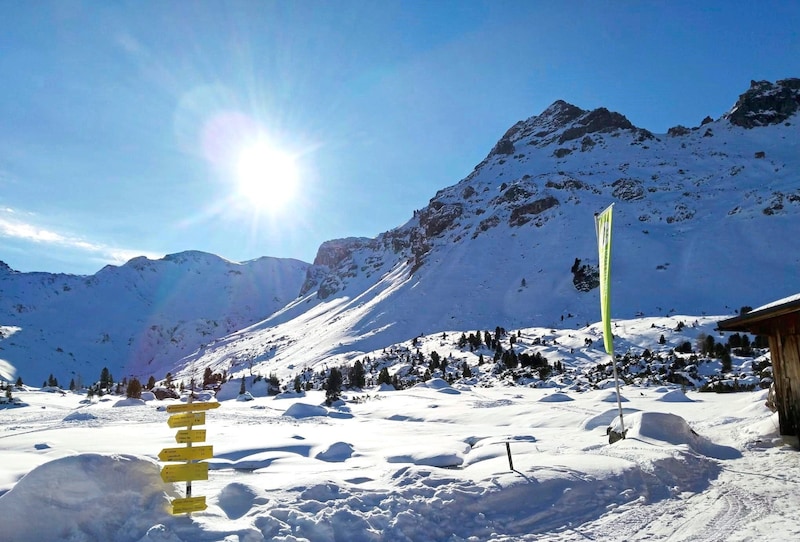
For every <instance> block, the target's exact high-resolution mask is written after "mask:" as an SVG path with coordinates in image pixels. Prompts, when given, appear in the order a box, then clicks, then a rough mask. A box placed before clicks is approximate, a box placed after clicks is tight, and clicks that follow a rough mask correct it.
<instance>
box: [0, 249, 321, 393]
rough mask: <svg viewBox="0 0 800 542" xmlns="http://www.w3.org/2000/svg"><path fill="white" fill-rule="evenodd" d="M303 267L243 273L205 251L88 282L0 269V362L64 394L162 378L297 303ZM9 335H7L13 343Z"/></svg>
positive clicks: (114, 270) (136, 264)
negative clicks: (204, 349)
mask: <svg viewBox="0 0 800 542" xmlns="http://www.w3.org/2000/svg"><path fill="white" fill-rule="evenodd" d="M307 268H308V264H306V263H303V262H300V261H296V260H280V259H275V258H259V259H257V260H252V261H249V262H245V263H242V264H238V263H233V262H229V261H226V260H223V259H222V258H219V257H218V256H214V255H212V254H206V253H202V252H183V253H180V254H173V255H169V256H166V257H165V258H163V259H161V260H149V259H147V258H144V257H140V258H135V259H133V260H131V261H129V262H128V263H126V264H125V265H123V266H120V267H115V266H107V267H105V268H103V269H102V270H100V271H99V272H98V273H96V274H95V275H92V276H76V275H63V274H60V275H55V274H49V273H17V272H14V271H12V270H11V269H9V268H8V267H7V266H3V267H1V268H0V324H2V325H3V326H4V327H2V328H0V329H6V331H5V332H3V333H0V358H2V359H5V360H7V362H8V363H10V364H11V365H13V366H14V367H15V368H16V373H17V375H19V376H22V378H23V380H24V381H25V382H26V383H29V384H32V385H39V383H40V382H42V381H43V380H44V379H46V378H48V376H49V375H50V374H53V375H54V376H55V377H56V378H57V379H58V380H59V384H61V386H62V387H66V386H67V385H68V384H69V382H70V380H71V379H74V380H75V382H76V385H78V386H80V384H81V381H82V382H83V384H86V385H88V384H90V383H92V382H94V381H96V380H97V378H98V376H99V375H100V371H101V369H102V368H103V367H108V368H109V370H110V371H111V374H112V375H113V376H114V377H115V378H116V379H117V380H121V379H122V378H123V377H130V376H131V375H133V376H138V377H140V378H144V379H147V378H148V377H149V376H150V375H154V376H155V377H157V378H159V379H160V378H163V377H164V375H165V374H166V372H167V371H170V370H171V369H172V367H173V365H174V361H175V360H177V359H180V358H182V357H183V356H186V355H188V354H191V353H192V352H194V351H195V350H197V349H198V347H200V346H201V345H202V344H204V343H209V342H211V341H212V340H213V339H214V338H215V337H219V336H222V335H225V334H227V333H230V332H232V331H235V330H237V329H240V328H242V327H245V326H247V325H249V324H251V323H253V322H256V321H258V320H261V319H263V318H265V317H266V316H268V315H270V314H271V313H272V312H274V311H275V310H277V309H279V308H281V307H282V306H284V305H285V304H286V303H288V302H289V301H291V300H292V299H293V298H294V297H296V295H297V292H298V290H299V288H300V285H301V284H302V282H303V280H304V276H305V272H306V269H307ZM12 332H13V335H12Z"/></svg>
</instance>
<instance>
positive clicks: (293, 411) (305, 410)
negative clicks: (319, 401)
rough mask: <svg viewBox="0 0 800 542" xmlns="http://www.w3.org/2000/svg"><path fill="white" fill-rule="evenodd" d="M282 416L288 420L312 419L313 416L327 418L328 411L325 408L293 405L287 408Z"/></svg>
mask: <svg viewBox="0 0 800 542" xmlns="http://www.w3.org/2000/svg"><path fill="white" fill-rule="evenodd" d="M283 415H284V416H288V417H290V418H313V417H314V416H327V415H328V411H327V410H326V409H325V407H321V406H318V405H309V404H306V403H295V404H293V405H292V406H290V407H289V408H287V409H286V412H284V413H283Z"/></svg>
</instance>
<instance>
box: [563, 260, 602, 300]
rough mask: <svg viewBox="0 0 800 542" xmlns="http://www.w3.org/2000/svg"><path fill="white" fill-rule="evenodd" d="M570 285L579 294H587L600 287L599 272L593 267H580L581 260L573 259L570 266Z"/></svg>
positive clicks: (587, 265) (585, 265) (586, 265)
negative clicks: (573, 261)
mask: <svg viewBox="0 0 800 542" xmlns="http://www.w3.org/2000/svg"><path fill="white" fill-rule="evenodd" d="M570 271H572V284H573V285H574V286H575V289H576V290H578V291H579V292H589V291H591V290H594V289H595V288H597V287H598V286H600V270H599V269H598V268H597V267H596V266H593V265H589V264H583V265H581V259H580V258H575V263H573V264H572V269H570Z"/></svg>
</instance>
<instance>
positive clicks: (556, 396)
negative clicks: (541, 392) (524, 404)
mask: <svg viewBox="0 0 800 542" xmlns="http://www.w3.org/2000/svg"><path fill="white" fill-rule="evenodd" d="M574 400H575V399H573V398H572V397H570V396H569V395H567V394H566V393H559V392H556V393H551V394H550V395H545V396H544V397H542V398H541V399H539V402H540V403H563V402H566V401H574Z"/></svg>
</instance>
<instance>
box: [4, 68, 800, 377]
mask: <svg viewBox="0 0 800 542" xmlns="http://www.w3.org/2000/svg"><path fill="white" fill-rule="evenodd" d="M798 108H800V79H786V80H783V81H778V82H777V83H770V82H766V81H761V82H753V83H752V84H751V87H750V89H748V90H747V91H746V92H745V93H744V94H742V95H741V96H740V97H739V99H738V100H737V101H736V103H735V105H734V106H733V108H732V109H731V110H730V111H729V112H728V113H727V114H725V115H723V116H722V117H721V118H719V119H716V120H714V119H711V118H706V119H704V120H703V121H702V122H701V124H700V125H699V126H696V127H692V128H687V127H682V126H676V127H674V128H671V129H670V130H669V131H668V133H666V134H653V133H651V132H649V131H647V130H645V129H642V128H638V127H636V126H634V125H632V124H631V123H630V121H628V119H626V118H625V117H624V116H623V115H621V114H619V113H615V112H610V111H608V110H606V109H603V108H600V109H596V110H593V111H586V110H583V109H580V108H579V107H576V106H574V105H571V104H568V103H566V102H563V101H556V102H555V103H553V104H552V105H551V106H550V107H548V108H547V109H546V110H545V111H544V112H542V113H541V114H540V115H537V116H534V117H531V118H529V119H527V120H524V121H520V122H518V123H516V124H515V125H514V126H512V127H511V128H510V129H509V130H508V131H507V132H506V133H505V134H504V135H503V136H502V137H501V138H500V140H499V141H498V143H497V144H496V145H495V146H494V148H493V149H492V150H491V152H490V153H489V154H488V156H487V157H486V159H485V160H483V161H482V162H481V163H480V164H478V165H477V166H476V167H475V169H474V171H473V172H472V173H470V174H469V175H468V176H467V177H466V178H464V179H463V180H462V181H460V182H459V183H457V184H455V185H453V186H451V187H448V188H445V189H443V190H440V191H439V192H437V193H436V194H435V195H434V197H433V198H432V199H431V200H430V203H429V204H428V205H427V206H426V207H425V208H423V209H420V210H417V211H414V213H413V217H412V218H411V219H410V220H409V221H408V222H407V223H406V224H404V225H402V226H400V227H398V228H395V229H393V230H390V231H387V232H385V233H383V234H381V235H379V236H377V237H376V238H374V239H367V238H350V239H340V240H332V241H328V242H325V243H323V244H322V246H321V247H320V249H319V252H318V254H317V257H316V259H315V261H314V264H313V265H307V264H301V263H300V262H292V263H291V265H288V264H287V265H288V266H289V267H290V268H291V272H288V271H287V272H286V274H287V275H290V276H291V277H292V278H291V279H289V278H286V279H285V285H286V290H283V289H281V290H280V293H279V294H278V293H273V292H271V290H268V289H265V290H264V291H262V294H263V295H264V296H265V297H269V298H270V299H272V301H274V303H266V302H260V303H255V302H254V301H253V296H243V297H244V298H246V299H247V300H248V301H247V302H249V303H250V307H253V306H254V305H258V309H259V310H255V309H253V310H250V309H247V308H245V307H246V304H245V305H241V304H240V302H239V301H238V299H241V298H235V297H233V296H221V299H223V301H217V302H216V304H213V303H212V305H213V306H214V307H215V308H214V309H209V310H207V311H206V310H205V309H203V308H202V306H201V305H199V303H200V300H199V299H198V298H197V293H198V291H199V292H202V294H201V295H206V296H210V297H211V298H212V299H217V292H219V291H220V290H219V288H218V287H217V283H216V282H215V279H211V278H209V279H208V280H209V281H210V282H207V283H205V285H204V286H205V289H203V288H200V289H198V288H186V287H178V288H173V287H171V286H172V284H174V283H177V282H179V281H178V280H177V279H175V280H165V281H156V282H157V283H158V285H159V286H161V287H162V288H163V290H162V293H163V294H164V295H167V294H169V295H170V297H171V298H172V299H174V309H173V310H172V311H170V312H166V311H165V312H158V311H155V310H154V304H155V303H156V302H157V301H156V299H159V298H158V297H157V296H156V294H155V291H156V290H155V289H151V290H149V292H150V294H149V295H148V296H145V299H146V300H149V301H141V306H142V307H147V308H148V309H149V310H150V311H151V312H147V311H144V309H143V311H142V312H136V314H137V315H139V316H137V317H136V318H137V319H136V322H137V324H136V325H135V326H133V325H132V324H131V323H130V322H131V320H130V314H131V313H130V312H129V311H126V310H125V309H124V307H125V306H126V305H125V304H122V307H123V309H121V310H120V309H119V307H120V304H119V303H117V298H118V297H119V296H121V295H123V294H122V292H121V291H117V290H115V289H114V288H113V286H109V287H108V288H107V289H106V290H103V291H102V292H100V291H99V290H98V291H97V292H96V293H95V294H94V295H93V297H91V299H94V303H96V304H99V305H105V306H104V307H102V308H97V309H96V312H94V313H92V318H94V317H95V315H102V317H101V318H102V321H103V325H105V327H106V328H108V329H113V330H114V331H117V332H116V333H113V334H112V333H111V332H109V333H108V334H109V337H111V338H113V339H114V340H115V341H117V342H115V343H114V344H115V346H114V347H109V348H108V349H106V350H99V348H100V347H99V346H98V345H102V344H104V343H103V340H105V336H104V335H102V331H101V330H100V328H99V327H98V326H99V325H95V324H92V325H91V326H86V324H85V322H86V318H88V317H84V318H83V321H84V324H83V325H78V322H79V321H81V320H80V319H75V318H74V317H73V314H79V315H85V314H86V313H85V312H77V313H73V312H72V311H74V309H73V308H72V307H74V305H60V304H59V303H58V302H57V300H56V299H55V298H56V297H60V296H63V295H65V294H67V293H71V292H67V291H64V290H63V288H62V287H61V282H59V281H65V280H66V279H65V278H64V277H63V276H61V275H40V274H33V275H30V276H28V275H23V276H25V277H27V278H24V279H23V278H20V277H18V276H15V275H14V274H13V273H10V272H9V270H5V271H1V270H0V281H1V282H0V288H2V290H0V293H2V296H3V297H2V307H1V308H2V311H3V312H0V318H2V320H0V324H2V325H4V326H7V327H6V328H5V329H6V330H8V329H11V327H10V326H15V327H18V328H21V330H20V331H18V332H17V333H16V334H15V335H14V336H13V337H10V338H7V339H6V340H4V341H3V342H2V343H0V348H4V350H3V351H0V357H2V358H5V359H7V360H9V361H10V362H11V363H12V364H13V365H15V366H16V367H17V368H18V371H19V372H20V373H22V374H23V375H24V374H27V373H28V372H29V369H28V367H31V368H32V369H31V372H34V375H35V376H36V377H39V378H40V377H41V373H42V372H44V371H41V368H43V367H48V366H49V365H47V364H46V363H49V361H48V362H45V361H42V362H41V363H42V364H41V365H36V361H35V359H34V358H35V357H36V356H39V355H40V352H45V351H47V349H46V348H44V347H42V348H36V349H34V345H35V344H41V345H47V348H49V349H50V350H56V349H57V348H61V349H62V350H63V352H58V355H60V356H62V358H61V359H64V360H66V361H68V362H70V363H73V361H72V359H71V358H72V357H73V356H69V353H70V352H71V353H73V354H74V358H75V360H74V365H72V366H73V367H78V368H80V365H79V364H80V363H81V361H80V360H81V359H91V360H92V361H91V362H83V363H92V364H93V365H92V367H93V369H94V368H96V367H98V366H102V365H104V364H108V365H109V367H111V361H110V360H109V356H117V357H116V358H115V359H116V361H117V363H118V365H117V366H119V367H124V368H125V369H124V370H125V371H127V372H130V373H131V374H138V375H141V376H146V375H148V374H155V375H156V376H157V377H160V376H163V375H160V374H159V371H149V369H150V368H151V367H158V368H159V369H160V370H161V372H163V371H164V370H165V369H166V368H167V367H170V363H172V365H171V367H172V369H173V370H174V371H175V372H179V373H183V374H186V373H188V372H189V371H197V368H198V367H200V368H203V367H212V368H213V370H215V371H221V370H226V371H228V373H229V374H232V373H233V374H235V373H237V372H243V373H244V372H246V371H247V370H250V371H252V370H254V368H255V370H257V371H258V372H259V373H260V374H262V375H265V374H268V373H270V372H276V373H278V374H279V375H280V376H281V377H290V376H291V374H293V373H296V372H298V371H300V370H301V369H304V368H316V367H318V366H320V365H324V364H328V363H330V364H334V363H338V362H344V361H348V360H352V359H354V358H355V357H356V356H359V355H362V354H364V353H369V352H372V351H376V350H380V349H383V348H387V347H390V346H391V345H393V344H396V343H400V342H403V341H408V340H410V339H412V338H413V337H415V336H418V335H422V334H432V333H437V332H445V331H446V332H450V331H459V332H460V331H464V330H467V331H469V330H481V329H495V327H496V326H503V327H505V328H507V329H517V328H523V327H532V326H542V327H561V328H576V327H582V326H585V325H586V324H588V323H591V322H595V321H597V320H598V319H599V308H598V305H599V302H598V292H597V278H596V265H597V249H596V240H595V232H594V223H593V215H594V214H595V213H597V212H599V211H601V210H602V209H604V208H605V207H606V206H608V205H609V204H611V203H614V204H615V206H614V240H613V255H612V259H613V264H612V273H611V274H612V313H613V315H614V317H618V318H632V317H636V316H641V315H647V316H667V315H672V314H695V315H703V314H717V315H719V314H731V313H733V312H735V311H736V310H738V309H739V308H740V306H741V305H744V304H747V305H751V306H756V305H759V304H762V303H765V302H768V301H771V300H773V299H777V298H781V297H784V296H787V295H790V294H794V293H796V292H797V291H798V290H800V279H799V278H798V275H797V273H796V270H797V268H798V264H800V238H798V237H797V236H796V235H794V232H796V231H798V226H800V182H798V173H797V172H798V171H800V152H799V151H800V124H798V121H800V119H798V115H797V111H798ZM209 258H210V257H209ZM137 262H138V264H137ZM144 264H147V265H153V264H152V263H149V262H147V261H146V260H141V261H140V260H134V261H132V262H130V263H129V264H127V265H126V266H123V267H122V268H119V270H117V269H112V270H113V271H117V272H122V270H123V269H125V270H126V271H125V272H126V273H134V271H137V270H136V268H135V266H136V265H144ZM163 265H167V264H166V263H164V264H163ZM229 265H234V264H229ZM276 265H277V264H276ZM224 269H225V270H223V271H222V274H225V273H230V272H231V271H230V269H237V268H236V267H233V268H231V267H226V268H224ZM281 269H284V268H281ZM105 272H107V271H106V270H104V271H101V272H100V273H98V275H96V276H95V277H89V278H85V277H83V278H75V279H74V285H75V286H73V284H72V283H70V284H69V286H70V287H72V288H75V287H76V286H77V285H78V284H84V286H83V288H89V283H91V282H92V281H93V280H99V278H100V276H101V275H102V274H103V273H105ZM108 272H110V271H108ZM137 272H138V273H139V275H140V276H141V275H143V274H144V271H137ZM194 272H196V269H195V264H189V263H188V262H187V263H186V266H185V267H184V268H183V271H182V273H183V275H181V276H189V275H192V273H194ZM209 272H211V270H209ZM298 273H299V274H300V277H299V279H298V278H297V275H298ZM278 274H279V275H280V274H281V273H278ZM171 276H172V275H171ZM8 277H12V278H13V280H15V281H17V282H14V284H15V286H14V288H15V289H14V290H12V291H13V292H15V295H16V297H14V298H13V299H10V298H9V297H8V293H7V292H8V283H9V282H8V281H9V278H8ZM70 280H72V279H70ZM139 280H142V279H139ZM243 282H244V283H246V282H247V281H246V280H243ZM45 283H47V284H48V287H49V290H48V293H47V296H49V297H47V296H46V295H45V293H44V291H45V290H44V289H42V285H44V284H45ZM34 284H38V285H39V286H36V287H34V286H33V285H34ZM109 284H110V283H109ZM117 284H119V283H117ZM123 284H130V283H129V282H126V283H123ZM237 284H241V282H239V283H237ZM291 286H294V287H295V289H294V290H292V289H291ZM59 288H60V289H61V292H58V290H59ZM131 288H132V287H131ZM125 295H128V296H129V298H130V299H138V298H136V297H135V296H134V294H132V293H128V294H125ZM73 297H75V296H74V294H73ZM273 298H277V299H273ZM39 299H48V300H52V304H51V303H47V304H45V305H44V306H46V307H47V310H41V306H43V302H42V301H38V300H39ZM85 299H89V297H86V298H85ZM184 303H186V304H187V306H191V307H196V308H197V309H198V312H199V313H200V314H202V315H203V316H195V317H192V315H194V314H195V313H192V314H187V313H184V312H182V311H183V309H181V307H183V306H184ZM36 307H39V308H36ZM34 309H35V310H34ZM67 309H68V310H67ZM260 309H263V310H260ZM226 310H228V311H231V312H232V313H233V314H234V315H237V316H233V317H231V321H230V322H229V325H224V324H220V326H218V327H213V326H211V325H209V324H208V321H207V320H216V321H217V322H221V321H224V320H225V317H226V316H227V315H228V313H227V312H225V311H226ZM26 311H27V312H26ZM187 311H188V309H187ZM126 312H127V314H126ZM245 313H246V314H247V316H248V317H252V319H250V318H248V317H245V316H244V314H245ZM142 314H145V315H148V316H147V317H144V316H142ZM150 314H159V315H160V316H159V319H158V321H157V322H156V324H151V322H150V319H149V318H150V316H149V315H150ZM209 314H213V315H214V316H208V315H209ZM267 316H268V317H267ZM265 317H266V319H264V320H262V321H260V322H256V320H257V319H258V318H265ZM79 318H80V317H79ZM203 318H204V319H205V320H203ZM198 319H200V320H201V321H203V322H205V323H204V324H203V325H204V327H203V329H204V330H206V331H208V334H207V335H205V336H202V337H201V336H200V335H199V334H198V333H194V339H195V342H194V344H191V345H190V342H191V341H189V340H188V339H186V336H187V335H188V333H184V334H183V337H184V339H183V340H182V341H181V340H180V339H179V344H181V345H182V348H177V347H175V348H173V347H171V346H170V345H171V343H172V341H173V339H174V338H175V333H177V330H178V329H180V330H185V329H186V328H187V327H188V326H196V321H197V320H198ZM187 322H191V323H187ZM179 323H180V324H181V327H179V328H177V329H176V328H175V326H177V325H178V324H179ZM247 324H253V325H252V326H250V327H247V328H244V329H238V327H243V326H244V325H247ZM151 325H157V326H160V327H156V328H155V329H153V328H151V327H150V326H151ZM115 326H117V327H115ZM137 326H138V327H137ZM88 328H91V329H90V330H89V329H88ZM131 328H133V329H139V330H140V331H139V332H138V333H132V332H131V331H126V332H124V333H120V332H119V330H121V329H125V330H130V329H131ZM231 331H235V332H234V333H232V334H229V335H226V333H228V332H231ZM4 333H6V334H8V331H6V332H4ZM212 339H218V340H216V341H214V344H211V342H212ZM37 341H38V342H37ZM199 343H205V344H204V347H203V348H202V349H200V350H198V351H197V352H195V353H194V354H192V355H188V356H187V357H184V358H183V359H180V358H181V356H185V355H186V354H191V353H192V352H193V351H194V350H195V349H197V348H198V346H199ZM142 344H144V345H146V346H147V348H143V347H141V346H139V345H142ZM126 345H127V346H126ZM165 346H166V347H165ZM95 352H103V353H104V355H105V356H106V357H105V359H104V360H103V361H98V356H97V354H95ZM54 355H55V354H53V353H52V352H50V353H49V354H48V359H50V360H52V359H54ZM78 358H80V359H78ZM151 359H153V360H157V361H152V363H150V364H149V365H148V363H149V362H150V360H151ZM179 359H180V361H179ZM129 360H130V361H129ZM73 370H75V372H76V373H77V372H81V373H82V374H86V373H85V372H83V371H82V370H80V371H79V370H77V369H73ZM35 371H40V373H39V374H36V373H35ZM90 374H92V373H90ZM57 376H58V377H59V378H62V377H61V376H60V375H57ZM115 376H116V375H115Z"/></svg>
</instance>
